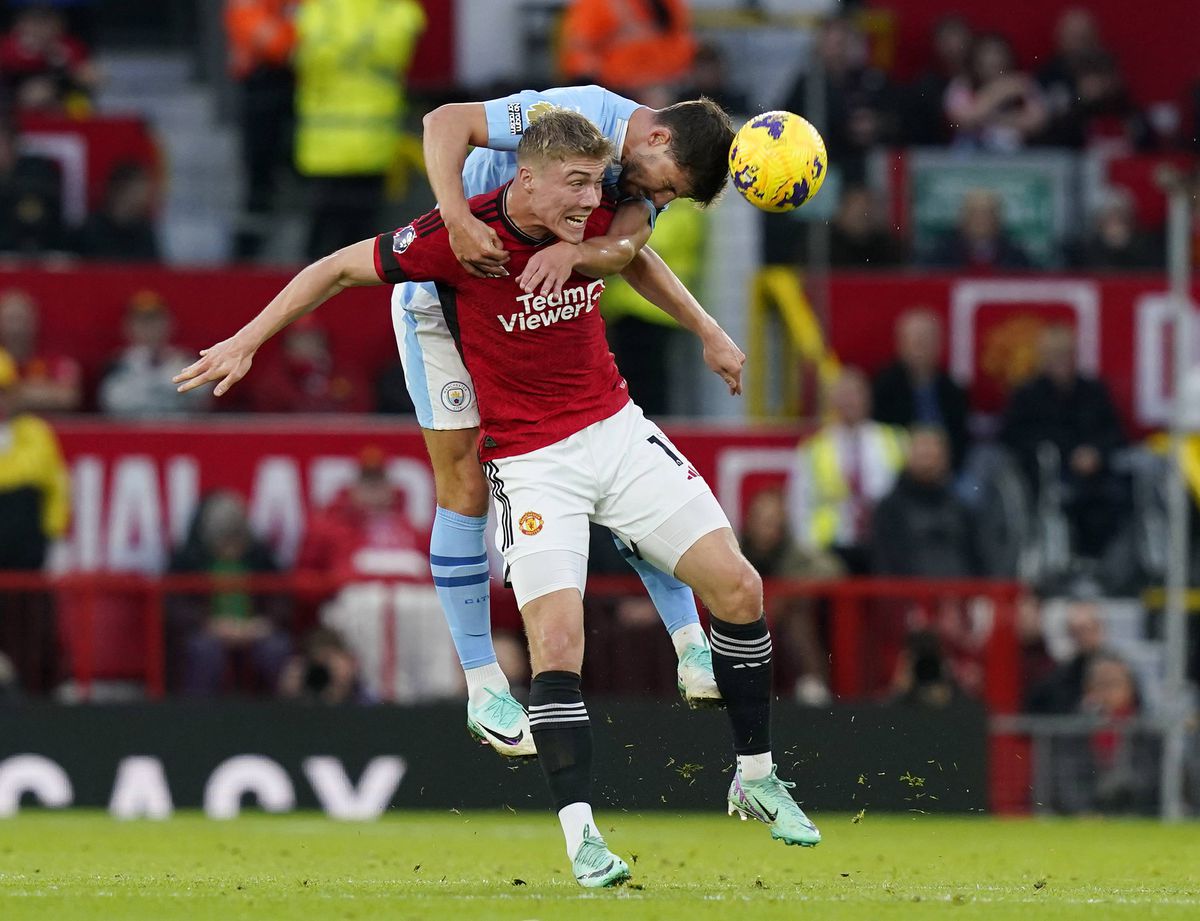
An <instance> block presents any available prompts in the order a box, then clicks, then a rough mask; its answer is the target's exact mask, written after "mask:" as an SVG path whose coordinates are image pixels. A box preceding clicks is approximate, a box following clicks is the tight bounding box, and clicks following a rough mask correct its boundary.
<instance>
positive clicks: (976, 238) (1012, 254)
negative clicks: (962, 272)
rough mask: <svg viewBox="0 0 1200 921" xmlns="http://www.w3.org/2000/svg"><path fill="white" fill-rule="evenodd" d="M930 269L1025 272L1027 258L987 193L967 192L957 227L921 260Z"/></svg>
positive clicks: (1000, 207) (999, 207)
mask: <svg viewBox="0 0 1200 921" xmlns="http://www.w3.org/2000/svg"><path fill="white" fill-rule="evenodd" d="M924 262H925V264H926V265H927V266H929V267H931V268H946V269H970V270H975V271H995V270H1003V269H1025V268H1028V267H1029V265H1030V262H1029V256H1028V255H1026V253H1025V250H1024V249H1022V248H1021V246H1020V244H1018V243H1017V242H1016V241H1014V240H1012V239H1011V238H1010V237H1009V235H1008V233H1007V232H1006V231H1005V229H1004V206H1003V203H1002V202H1001V200H1000V195H999V194H998V193H997V192H994V191H993V190H991V189H971V190H969V191H968V192H967V193H966V194H965V195H964V196H963V198H962V210H961V211H960V213H959V219H958V227H957V228H956V229H955V230H954V231H953V233H951V234H950V235H949V236H947V237H945V238H943V239H942V240H941V241H940V243H939V244H938V245H937V246H936V247H935V248H934V249H933V251H932V252H931V253H930V254H929V255H928V256H927V258H926V259H925V260H924Z"/></svg>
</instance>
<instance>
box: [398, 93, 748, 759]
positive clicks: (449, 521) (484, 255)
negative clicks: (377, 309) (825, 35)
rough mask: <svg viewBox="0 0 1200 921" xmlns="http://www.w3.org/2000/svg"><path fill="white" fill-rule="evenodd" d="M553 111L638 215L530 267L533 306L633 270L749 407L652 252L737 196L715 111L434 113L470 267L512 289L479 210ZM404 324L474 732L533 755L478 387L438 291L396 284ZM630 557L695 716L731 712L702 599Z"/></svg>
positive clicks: (731, 347) (436, 555)
mask: <svg viewBox="0 0 1200 921" xmlns="http://www.w3.org/2000/svg"><path fill="white" fill-rule="evenodd" d="M554 108H565V109H571V110H574V111H576V112H579V113H580V114H582V115H584V116H585V117H587V118H588V119H589V120H591V121H592V122H593V123H594V124H595V125H596V126H597V127H598V128H600V130H601V131H602V132H603V133H604V134H605V135H606V136H607V137H608V138H609V139H610V140H611V141H612V142H613V146H614V149H615V150H616V151H618V159H617V160H616V161H614V162H613V163H612V165H611V166H610V168H609V170H608V173H607V175H606V180H607V182H608V183H610V184H616V185H617V187H618V188H619V189H620V191H621V193H622V194H623V196H624V197H625V198H626V199H627V201H624V202H623V203H622V204H621V206H620V207H619V209H618V212H617V214H616V215H615V217H614V219H613V224H612V227H611V229H610V231H609V233H608V234H606V235H605V236H603V237H595V238H593V239H591V240H587V241H584V242H583V243H580V244H570V243H563V242H560V243H556V244H554V245H552V246H548V247H546V248H545V249H543V250H542V251H540V252H539V253H538V254H536V255H535V257H534V258H533V259H531V260H530V261H529V263H528V266H527V267H526V269H525V271H524V272H523V273H522V276H521V278H519V279H518V282H519V283H520V284H521V285H522V287H523V288H524V289H525V290H526V291H538V292H539V293H541V294H544V295H548V294H552V293H557V292H558V291H559V290H560V288H561V286H562V284H563V283H564V282H565V281H566V280H567V278H568V277H569V276H570V274H571V272H572V271H573V270H574V268H575V266H576V265H578V264H581V263H582V262H584V261H585V259H586V262H587V263H588V264H590V265H592V266H602V265H605V264H606V259H609V258H610V256H611V265H612V269H611V271H610V272H605V273H603V274H611V272H612V271H621V274H623V275H624V276H625V277H626V279H627V280H628V281H629V282H630V283H631V284H632V285H633V286H634V288H635V289H636V290H637V291H638V292H639V293H640V294H642V295H643V296H644V297H645V298H646V299H647V300H649V301H651V302H652V303H654V304H656V305H657V306H659V307H660V308H661V309H662V310H663V311H664V312H666V313H667V314H669V315H670V316H672V317H673V318H674V319H676V320H677V321H678V322H679V323H680V325H681V326H683V327H684V328H685V329H688V330H690V331H691V332H693V333H695V334H696V335H697V336H698V337H699V338H700V340H701V343H702V344H703V348H704V360H705V363H706V364H707V365H708V367H709V368H711V369H712V370H713V371H714V372H715V373H717V374H719V375H720V376H721V377H722V379H723V380H724V381H725V382H726V384H727V385H728V387H729V390H730V393H731V394H738V393H740V392H741V373H742V364H743V362H744V361H745V356H744V355H743V354H742V352H741V350H740V349H739V348H738V347H737V346H736V345H735V344H734V343H733V341H732V340H731V339H730V338H729V337H728V336H727V335H726V334H725V332H724V331H723V330H722V329H721V327H720V326H719V325H718V324H717V323H716V321H715V320H713V318H712V317H710V316H709V315H708V314H707V313H706V312H705V311H704V308H703V307H701V306H700V304H699V302H698V301H697V300H696V299H695V298H694V297H693V296H692V295H691V293H690V292H689V291H688V290H687V288H686V287H685V286H684V285H683V283H682V282H680V281H679V279H678V278H676V277H675V274H674V273H673V272H672V271H671V270H670V269H669V268H668V267H667V265H666V263H664V262H663V261H662V259H660V258H659V257H658V256H657V255H655V254H654V252H653V251H652V250H650V248H649V247H646V246H645V242H646V240H647V238H648V237H649V235H650V231H651V229H652V228H653V222H654V216H655V215H656V214H657V213H658V211H659V210H661V209H662V208H665V207H666V206H667V204H668V203H669V202H671V201H672V200H674V199H675V198H678V197H685V198H692V199H694V200H695V201H697V202H698V203H700V204H701V205H706V204H709V203H711V202H712V201H714V200H715V199H716V198H717V197H718V196H719V194H720V192H721V190H722V189H723V187H724V185H725V182H726V179H727V177H728V152H729V147H730V144H731V143H732V141H733V127H732V125H731V124H730V121H729V116H728V115H727V114H726V113H725V112H724V111H723V110H722V109H721V108H720V106H718V105H716V104H715V103H713V102H711V101H709V100H695V101H689V102H682V103H678V104H676V105H673V106H670V107H668V108H666V109H657V110H656V109H650V108H647V107H645V106H640V105H638V104H637V103H635V102H632V101H630V100H628V99H625V98H623V97H621V96H618V95H617V94H615V93H611V92H609V91H608V90H605V89H603V88H602V87H599V86H580V87H564V88H559V89H550V90H545V91H540V92H537V91H531V90H527V91H524V92H520V93H516V94H514V95H512V96H506V97H503V98H501V99H494V100H491V101H489V102H482V103H463V104H450V105H445V106H442V107H440V108H438V109H435V110H434V111H433V112H430V113H429V114H428V115H426V116H425V120H424V125H425V159H426V168H427V170H428V172H429V181H430V184H431V186H432V187H433V191H434V194H435V195H436V196H437V200H438V203H439V208H440V210H441V215H442V219H443V221H444V222H445V225H446V228H447V230H448V231H449V235H450V242H451V245H452V246H453V248H454V252H455V255H457V256H458V258H459V260H460V261H461V262H462V264H463V266H464V267H466V268H467V270H468V271H470V272H472V273H473V274H476V275H480V276H489V275H503V274H507V270H506V269H505V268H504V264H505V262H507V260H508V255H507V253H506V252H505V251H504V249H503V248H502V246H501V244H500V239H499V237H497V236H496V234H495V232H494V231H493V230H492V229H491V228H490V227H489V226H488V225H487V224H485V223H483V222H482V221H480V220H479V219H478V218H476V217H475V216H474V215H472V214H471V212H470V209H469V207H468V204H467V199H468V198H470V197H472V196H474V195H478V194H481V193H483V192H487V191H490V190H491V189H494V188H497V187H499V186H501V185H503V184H504V183H506V182H508V181H509V180H510V179H512V178H513V176H514V175H515V172H516V148H517V144H518V143H519V142H520V140H521V137H522V135H523V133H524V131H525V129H526V128H527V127H528V126H529V125H530V124H531V123H532V122H533V121H536V120H537V118H538V116H539V114H541V113H542V112H545V111H550V110H552V109H554ZM471 147H474V148H475V149H474V150H473V151H472V150H470V148H471ZM468 152H469V153H468ZM631 259H632V261H631ZM392 322H393V325H394V326H395V329H396V339H397V344H398V346H399V348H400V355H401V360H402V362H403V364H404V372H405V380H406V382H407V385H408V391H409V393H410V394H411V396H412V399H413V405H414V406H415V407H416V412H417V421H418V422H419V423H420V425H421V429H422V434H423V435H424V438H425V444H426V447H427V449H428V451H429V457H430V461H431V462H432V465H433V472H434V484H435V489H436V493H437V506H438V507H437V513H436V515H435V518H434V525H433V533H432V535H431V539H430V563H431V566H432V570H433V580H434V585H435V587H436V588H437V592H438V596H439V599H440V600H441V604H442V609H443V611H444V612H445V615H446V620H447V622H448V623H449V625H450V632H451V635H452V637H453V639H454V644H455V648H456V649H457V651H458V656H459V661H460V662H461V663H462V666H463V670H464V672H465V673H466V679H467V689H468V700H467V727H468V729H469V730H470V731H471V733H472V734H473V735H475V736H476V737H477V738H479V739H480V741H482V742H486V743H487V744H490V745H491V746H492V747H493V748H494V749H496V751H498V752H500V754H502V755H506V756H510V757H522V756H530V755H534V754H536V750H535V748H534V745H533V737H532V733H531V732H530V730H529V723H528V716H527V715H526V713H525V710H524V708H523V707H521V705H520V704H519V703H518V702H517V701H516V700H515V699H514V698H513V696H512V694H511V693H510V690H509V684H508V679H507V678H506V677H505V675H504V673H503V671H502V670H501V668H500V666H499V665H498V663H497V661H496V652H495V650H494V648H493V646H492V638H491V618H490V612H489V607H488V601H489V593H488V579H489V576H488V566H487V550H486V545H485V536H484V531H485V528H486V525H487V512H488V496H489V487H488V484H487V480H486V479H485V478H484V475H483V471H482V468H481V467H480V465H479V461H478V457H477V443H478V437H479V412H478V408H477V406H476V403H475V394H474V387H473V384H472V382H471V378H470V375H468V374H467V371H466V368H465V367H464V365H463V362H462V358H461V356H460V355H459V353H458V349H457V347H456V345H455V342H454V338H453V335H452V333H451V330H450V329H449V328H448V326H447V324H446V319H445V317H444V315H443V313H442V309H441V303H440V302H439V299H438V295H437V291H436V289H435V287H434V286H433V285H427V284H415V283H407V284H401V285H397V286H396V288H395V290H394V292H393V295H392ZM614 540H616V538H615V537H614ZM617 545H618V547H619V548H620V549H621V551H622V553H623V555H624V556H625V558H626V559H627V560H628V561H629V562H630V565H631V566H633V568H634V569H635V570H636V571H637V572H638V575H640V576H641V577H642V581H643V582H644V583H645V585H646V588H647V591H648V592H649V594H650V597H651V599H652V600H653V601H654V604H655V607H656V608H657V609H658V612H659V615H660V616H661V618H662V620H663V624H664V626H665V627H666V629H667V631H668V632H669V633H670V635H671V640H672V643H673V644H674V646H675V650H676V654H677V655H678V658H679V668H678V685H679V690H680V693H681V694H682V695H683V696H684V698H685V700H687V701H688V703H689V704H691V705H692V706H713V705H719V704H720V692H719V691H718V690H717V685H716V681H715V679H714V678H713V673H712V660H711V655H710V652H709V647H708V641H707V638H706V637H705V635H704V631H703V629H702V628H701V626H700V623H699V619H698V617H697V615H696V603H695V599H694V597H693V595H692V592H691V589H689V588H688V587H687V586H686V585H684V584H683V583H682V582H680V581H678V580H677V579H675V578H674V577H673V576H672V575H671V574H669V573H664V572H661V571H659V570H658V569H655V568H654V567H653V566H651V565H650V564H649V563H647V562H645V561H643V560H641V559H638V558H637V557H636V556H635V554H633V553H631V552H630V551H629V550H628V549H627V548H626V547H625V546H624V544H622V543H621V542H620V541H617Z"/></svg>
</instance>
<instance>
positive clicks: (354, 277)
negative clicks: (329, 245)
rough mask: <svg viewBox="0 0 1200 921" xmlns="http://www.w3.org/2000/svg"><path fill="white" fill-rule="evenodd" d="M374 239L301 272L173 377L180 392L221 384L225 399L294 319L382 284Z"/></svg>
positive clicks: (218, 390)
mask: <svg viewBox="0 0 1200 921" xmlns="http://www.w3.org/2000/svg"><path fill="white" fill-rule="evenodd" d="M379 284H383V282H382V281H381V280H380V278H379V274H378V273H377V272H376V270H375V240H374V239H370V240H362V241H360V242H358V243H353V244H351V245H350V246H347V247H344V248H343V249H339V250H338V251H337V252H336V253H333V254H331V255H329V256H326V257H325V258H324V259H318V260H317V261H316V262H314V263H313V264H312V265H310V266H308V267H307V268H304V269H302V270H301V271H300V272H299V274H297V275H296V277H295V278H293V279H292V280H291V281H289V282H288V283H287V285H286V287H284V289H283V290H282V291H280V292H279V293H278V294H277V295H275V297H274V298H273V299H272V300H271V303H269V304H267V306H266V307H264V308H263V309H262V310H261V311H259V313H258V315H257V316H256V317H255V318H254V319H253V320H251V321H250V322H249V323H247V324H246V325H245V326H243V327H242V328H241V329H239V330H238V331H237V332H236V333H234V334H233V335H232V336H231V337H230V338H228V339H225V340H223V341H221V342H218V343H217V344H216V345H213V346H210V347H209V348H207V349H203V350H202V351H201V352H200V360H199V361H196V362H194V363H193V364H191V365H189V366H188V367H186V368H184V369H183V370H182V371H180V372H179V374H177V375H175V377H174V379H173V380H174V382H175V383H176V384H178V385H179V386H178V390H179V392H180V393H186V392H187V391H189V390H194V389H195V388H197V387H202V386H203V385H205V384H208V383H211V382H213V381H217V382H218V383H217V386H216V388H215V389H214V390H213V393H214V394H215V395H216V396H221V395H222V394H224V393H225V392H227V391H228V390H229V388H230V387H232V386H233V385H234V384H236V383H237V382H238V381H240V380H241V379H242V378H243V377H245V376H246V372H247V371H249V370H250V363H251V362H252V361H253V360H254V354H255V352H257V351H258V350H259V348H260V347H261V346H262V344H263V343H264V342H266V341H267V340H268V339H270V338H271V337H272V336H274V335H275V334H276V333H277V332H279V331H280V330H281V329H283V328H284V327H285V326H287V325H288V324H289V323H291V322H293V321H294V320H298V319H299V318H300V317H302V316H304V315H305V314H306V313H310V312H312V311H313V310H316V309H317V308H318V307H320V306H321V305H322V304H324V303H325V302H326V301H327V300H329V299H330V298H331V297H333V296H334V295H336V294H340V293H341V292H342V291H345V290H346V289H347V288H357V287H362V286H364V285H379Z"/></svg>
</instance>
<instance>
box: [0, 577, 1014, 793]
mask: <svg viewBox="0 0 1200 921" xmlns="http://www.w3.org/2000/svg"><path fill="white" fill-rule="evenodd" d="M383 581H411V580H383ZM345 584H346V580H345V579H343V578H335V577H332V576H328V575H322V574H316V573H306V572H296V573H292V574H287V575H257V576H227V577H214V576H210V575H163V576H146V575H138V574H114V573H96V572H91V573H68V574H61V575H48V574H45V573H40V572H37V573H28V572H27V573H13V572H8V573H0V606H2V605H3V603H4V602H5V601H6V600H11V599H12V598H13V597H15V596H17V595H19V594H21V593H25V594H27V595H41V596H45V597H51V598H53V599H54V607H55V608H56V609H57V610H58V613H59V620H60V621H61V622H60V624H59V627H58V629H59V633H60V634H61V635H62V636H64V637H69V640H70V642H69V646H70V651H71V654H70V660H69V671H70V677H71V678H72V679H73V681H74V683H75V685H76V688H77V690H78V693H79V697H80V699H83V700H87V699H88V698H89V696H90V689H91V687H92V685H93V683H94V681H95V680H96V678H97V673H96V662H97V656H98V653H99V650H98V648H97V646H98V640H99V639H100V637H99V636H98V631H97V629H96V626H97V606H98V605H99V604H101V603H102V602H101V599H103V598H113V597H116V598H120V599H121V603H122V605H123V606H124V607H125V609H126V613H127V614H128V612H129V611H130V610H136V612H137V616H136V617H134V618H133V621H130V623H132V622H137V623H138V627H137V629H138V630H140V638H139V641H138V642H137V643H136V646H137V647H138V648H140V650H141V651H142V654H141V657H140V661H139V662H137V663H136V664H137V665H138V666H139V667H140V668H139V671H140V678H141V680H142V681H144V684H145V692H146V695H147V696H148V697H149V698H150V699H159V698H162V697H163V696H164V695H165V693H166V687H167V685H166V661H165V636H164V633H165V630H164V619H165V618H164V610H165V605H166V603H167V599H168V598H170V597H172V596H180V595H204V594H209V593H212V592H215V591H241V592H247V593H250V594H254V595H268V594H270V595H286V596H288V597H290V598H292V599H294V600H297V601H307V602H312V603H316V602H319V601H321V600H323V599H325V598H328V597H330V596H332V595H334V594H335V593H336V592H337V591H338V590H339V589H340V588H342V587H343V586H344V585H345ZM1024 591H1025V589H1024V587H1023V586H1022V585H1021V584H1020V583H1016V582H1000V581H990V580H979V579H959V580H946V581H933V580H923V579H908V578H856V579H847V580H832V581H799V580H767V582H766V583H765V585H764V593H765V596H766V597H765V600H766V607H767V609H768V610H771V608H772V606H773V605H774V604H775V603H776V602H778V601H780V600H783V599H808V600H811V601H814V602H820V603H822V604H823V605H824V606H825V609H826V610H827V611H828V612H829V613H830V617H829V644H830V666H831V670H830V682H831V687H832V690H833V692H834V693H835V694H836V695H837V696H839V697H841V698H845V699H856V698H858V699H861V698H864V697H870V696H871V695H872V691H873V688H872V673H871V668H872V656H873V655H876V656H877V654H878V652H879V647H880V646H881V645H886V644H887V643H888V642H891V643H892V649H891V652H896V651H898V648H899V643H897V642H896V639H897V638H898V637H899V638H900V639H901V640H902V637H903V632H904V630H905V629H906V628H905V621H906V617H907V615H908V614H909V613H910V612H911V611H912V610H913V607H914V606H920V605H924V606H926V607H933V606H938V605H943V604H946V603H959V604H967V603H970V602H976V601H977V600H979V599H982V600H984V601H985V602H986V604H987V606H988V607H989V608H990V625H989V628H988V631H987V635H986V637H985V638H984V640H983V642H982V644H981V646H980V649H979V656H980V660H981V663H980V664H981V666H982V673H983V681H982V685H981V696H982V698H983V701H984V702H985V704H986V705H987V707H988V710H989V711H990V713H991V714H993V715H1007V714H1013V713H1015V712H1016V711H1017V709H1018V707H1019V703H1020V698H1021V690H1022V689H1021V687H1020V674H1021V670H1020V650H1019V646H1018V640H1017V634H1016V605H1017V601H1018V599H1019V598H1020V597H1021V595H1022V594H1023V592H1024ZM588 593H589V595H590V596H592V597H605V596H607V597H614V596H617V597H620V596H638V597H640V596H641V595H642V594H643V593H644V589H643V587H642V584H641V582H640V581H639V580H638V579H637V578H636V577H633V576H593V577H592V578H590V579H589V581H588ZM897 628H898V629H897ZM1028 747H1029V743H1028V740H1027V739H1026V738H1023V737H1021V736H1020V735H1014V734H1013V733H1011V732H997V733H994V734H993V735H992V741H991V750H990V756H991V757H990V762H991V767H990V771H991V793H992V797H991V798H992V804H993V807H994V808H996V809H997V810H1000V811H1010V812H1011V811H1023V810H1024V809H1026V808H1028V803H1029V797H1028V791H1029V787H1028V781H1029V778H1028V776H1027V771H1024V772H1023V771H1022V770H1021V769H1020V762H1021V761H1022V759H1023V758H1024V757H1025V756H1026V754H1027V752H1028Z"/></svg>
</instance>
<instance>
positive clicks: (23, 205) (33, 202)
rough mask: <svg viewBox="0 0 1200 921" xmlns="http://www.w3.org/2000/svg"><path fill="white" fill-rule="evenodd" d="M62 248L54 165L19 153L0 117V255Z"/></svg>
mask: <svg viewBox="0 0 1200 921" xmlns="http://www.w3.org/2000/svg"><path fill="white" fill-rule="evenodd" d="M65 245H66V230H65V228H64V226H63V217H62V177H61V175H60V173H59V168H58V164H56V163H55V162H54V161H52V160H49V159H47V158H45V157H38V156H33V155H30V154H23V153H21V152H20V150H19V145H18V137H17V130H16V128H15V127H13V126H12V125H11V124H9V123H7V122H6V121H5V120H4V119H3V118H2V117H0V253H16V254H19V255H22V256H32V255H37V254H40V253H47V252H54V251H58V250H62V249H63V248H64V247H65Z"/></svg>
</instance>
